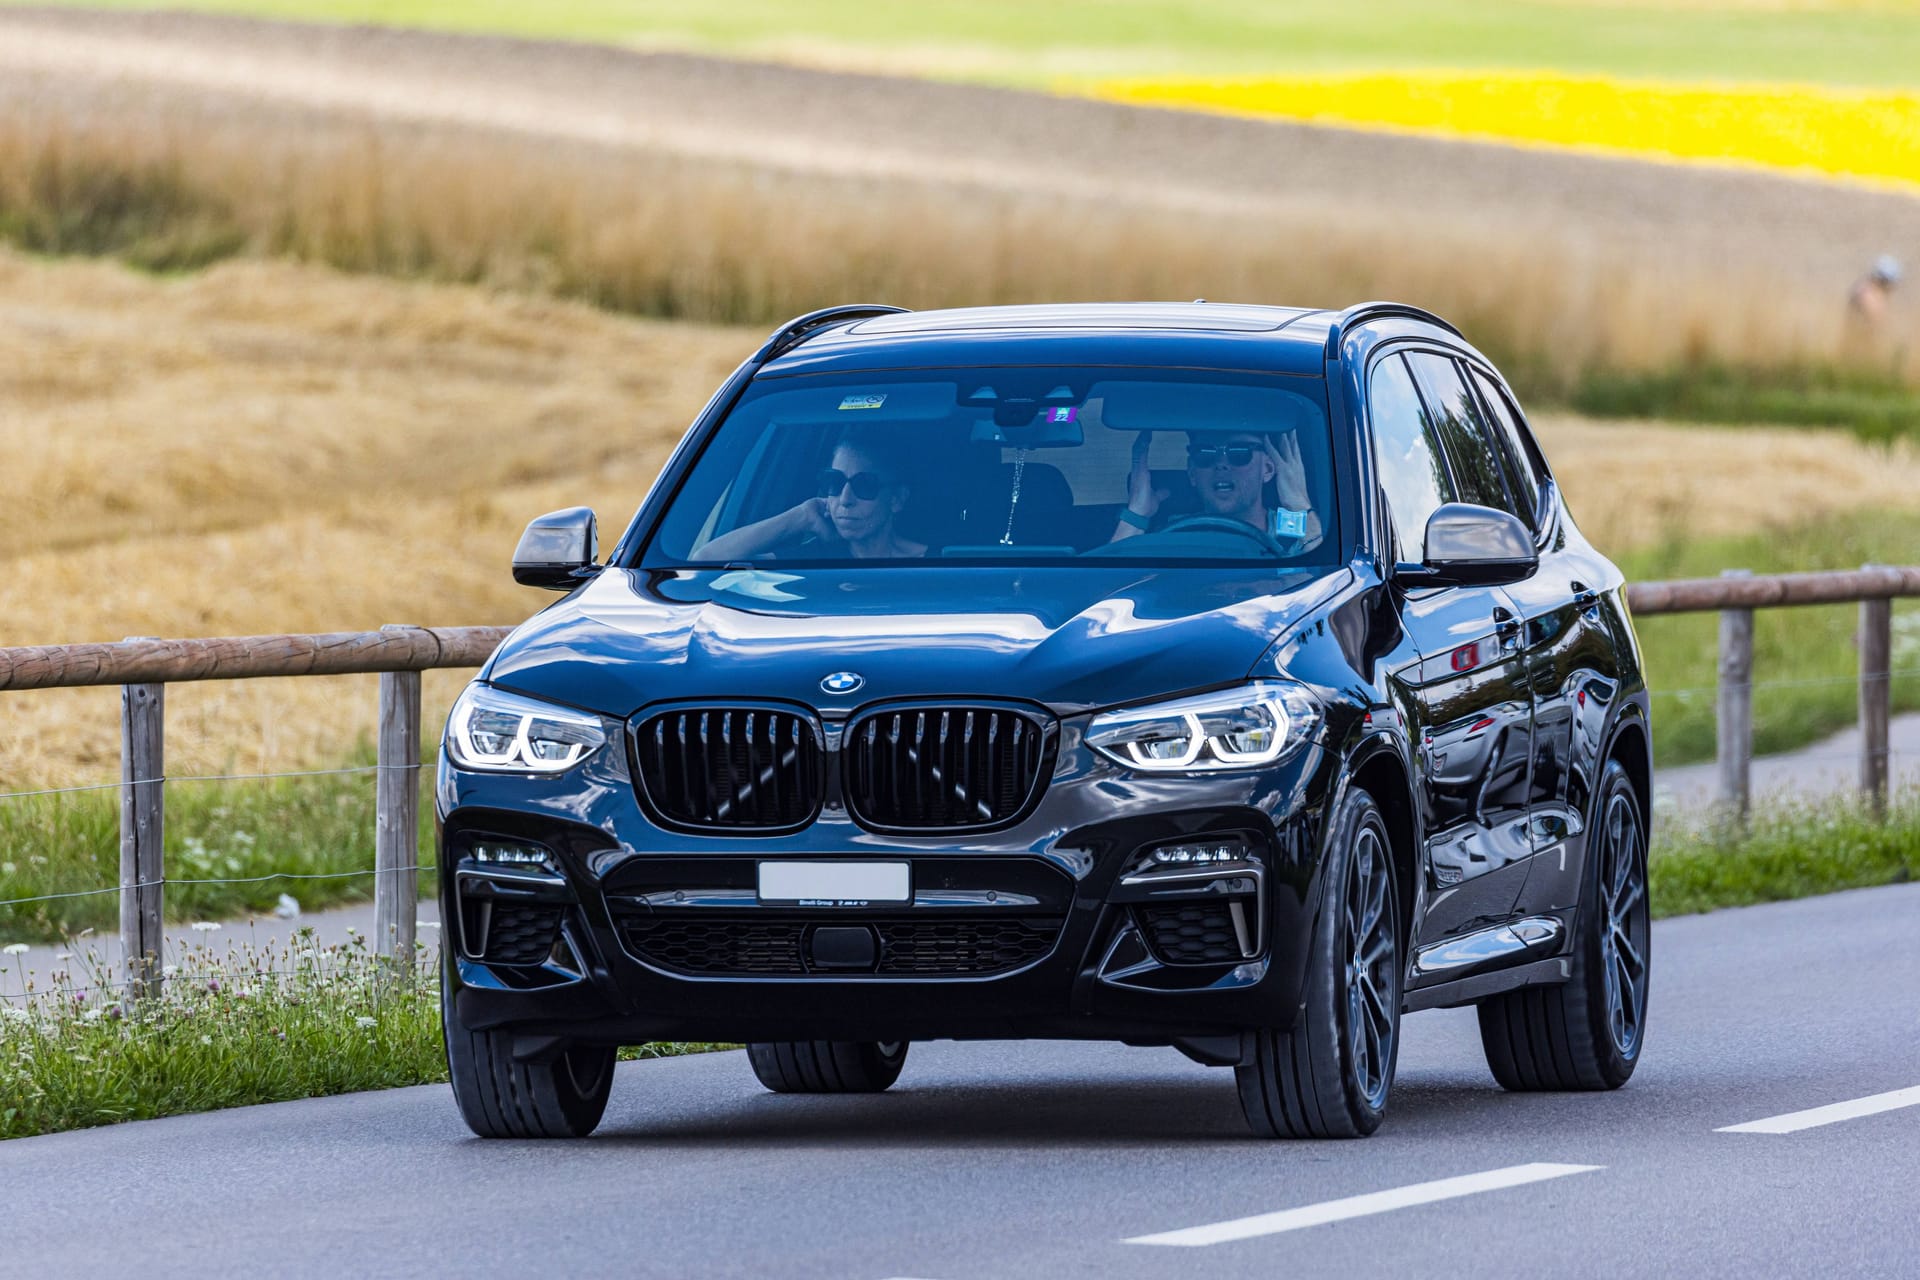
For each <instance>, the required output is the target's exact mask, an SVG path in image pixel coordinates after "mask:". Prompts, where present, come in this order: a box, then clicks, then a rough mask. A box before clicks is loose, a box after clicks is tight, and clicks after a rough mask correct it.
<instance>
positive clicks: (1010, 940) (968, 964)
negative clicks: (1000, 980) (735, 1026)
mask: <svg viewBox="0 0 1920 1280" xmlns="http://www.w3.org/2000/svg"><path fill="white" fill-rule="evenodd" d="M1061 924H1062V921H1061V919H1060V918H1059V917H1057V916H1026V917H1021V918H1019V919H991V920H903V919H900V918H898V917H894V918H881V919H876V918H873V917H869V916H858V917H851V916H835V917H830V918H819V919H813V918H804V919H782V920H759V919H743V918H741V917H738V916H735V917H731V918H725V919H720V918H714V917H711V916H708V915H706V914H705V913H702V915H701V916H700V917H699V918H693V917H692V916H654V917H648V918H646V919H640V920H633V921H630V922H628V924H627V925H626V927H625V933H626V941H627V946H628V948H629V949H630V950H631V951H632V952H633V953H634V955H636V956H638V957H639V958H640V959H642V960H645V961H646V962H648V963H649V964H653V965H657V966H659V967H660V968H662V969H669V970H672V971H674V972H676V973H689V974H700V975H723V974H742V975H747V974H769V975H781V974H786V975H794V976H800V975H805V974H809V973H812V972H814V969H813V968H812V966H811V965H810V964H809V963H808V953H807V948H806V943H807V933H808V930H809V929H811V928H812V927H813V926H815V925H830V926H845V925H864V926H868V927H870V928H872V929H873V930H874V932H875V933H876V934H877V935H878V938H879V943H880V946H879V956H878V961H877V964H876V966H875V968H874V970H873V974H874V975H876V976H879V977H928V978H937V977H984V976H988V975H991V974H996V973H1007V972H1010V971H1012V970H1014V969H1019V968H1022V967H1024V966H1026V965H1029V964H1032V963H1033V962H1034V961H1036V960H1039V959H1041V958H1042V957H1043V956H1045V955H1046V954H1047V953H1048V952H1050V951H1052V950H1053V944H1054V942H1055V941H1056V940H1058V938H1059V936H1060V926H1061ZM827 972H834V971H832V970H827ZM838 972H840V974H841V976H845V972H844V971H838Z"/></svg>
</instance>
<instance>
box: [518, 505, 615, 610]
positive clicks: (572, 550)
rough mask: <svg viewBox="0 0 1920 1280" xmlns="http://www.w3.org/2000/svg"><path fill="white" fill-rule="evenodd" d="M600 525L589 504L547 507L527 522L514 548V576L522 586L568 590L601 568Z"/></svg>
mask: <svg viewBox="0 0 1920 1280" xmlns="http://www.w3.org/2000/svg"><path fill="white" fill-rule="evenodd" d="M599 558H600V526H599V524H598V522H597V521H595V519H594V517H593V508H591V507H568V508H567V509H566V510H564V511H549V512H547V514H546V515H543V516H540V517H538V518H537V519H535V520H534V521H533V522H532V523H531V524H529V525H528V526H527V531H526V532H525V533H523V534H521V535H520V545H519V546H517V547H515V548H514V549H513V580H514V581H515V582H517V583H519V584H520V585H521V586H523V587H545V588H547V589H548V590H549V591H571V590H573V589H574V588H575V587H577V586H579V585H580V584H581V583H582V582H584V581H585V580H586V579H588V578H591V577H592V576H593V575H594V574H596V573H598V572H600V566H599V565H598V564H595V563H594V561H596V560H598V559H599Z"/></svg>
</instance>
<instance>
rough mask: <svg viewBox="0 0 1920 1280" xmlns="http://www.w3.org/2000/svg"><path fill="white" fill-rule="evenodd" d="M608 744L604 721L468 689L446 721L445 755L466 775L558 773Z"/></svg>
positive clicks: (494, 692)
mask: <svg viewBox="0 0 1920 1280" xmlns="http://www.w3.org/2000/svg"><path fill="white" fill-rule="evenodd" d="M606 740H607V734H606V730H605V729H603V728H602V727H601V725H600V717H598V716H594V715H588V714H587V713H586V712H584V711H573V710H570V709H568V708H566V707H556V706H553V705H552V704H551V703H546V702H537V701H535V700H534V699H532V698H523V697H521V696H520V695H519V694H514V693H506V692H503V691H502V690H499V689H489V688H488V687H487V686H486V685H483V684H480V683H479V682H477V681H476V682H475V683H473V684H470V685H468V686H467V688H466V691H465V692H464V693H462V694H461V695H460V698H459V701H457V702H455V703H454V704H453V712H452V714H450V715H449V716H448V717H447V751H448V752H449V753H450V754H451V755H452V756H453V762H454V763H455V764H457V765H459V766H460V767H461V768H463V769H492V770H495V771H498V772H504V773H560V772H562V771H563V770H566V769H571V768H572V767H573V766H574V765H576V764H578V763H580V761H581V760H582V759H583V758H584V757H585V756H586V755H587V754H588V753H590V752H592V751H594V750H595V749H596V748H598V747H599V746H600V744H602V743H603V742H605V741H606Z"/></svg>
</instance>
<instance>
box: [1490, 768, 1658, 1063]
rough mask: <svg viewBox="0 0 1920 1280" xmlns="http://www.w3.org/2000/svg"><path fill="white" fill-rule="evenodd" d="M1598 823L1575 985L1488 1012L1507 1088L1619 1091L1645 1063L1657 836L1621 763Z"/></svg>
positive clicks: (1509, 999)
mask: <svg viewBox="0 0 1920 1280" xmlns="http://www.w3.org/2000/svg"><path fill="white" fill-rule="evenodd" d="M1594 816H1595V822H1594V825H1593V827H1592V832H1593V834H1592V836H1591V837H1590V838H1589V840H1588V846H1587V866H1586V879H1585V883H1584V885H1583V888H1582V892H1581V895H1580V907H1579V913H1578V914H1579V924H1578V926H1577V928H1576V931H1575V937H1574V943H1573V957H1572V965H1571V968H1570V971H1569V976H1568V978H1567V980H1566V981H1565V982H1564V983H1562V984H1560V985H1559V986H1556V987H1525V988H1522V989H1521V990H1519V991H1510V992H1508V993H1506V994H1505V995H1499V996H1495V997H1494V998H1493V999H1491V1000H1488V1001H1485V1002H1484V1003H1482V1004H1481V1006H1480V1043H1481V1045H1482V1046H1483V1047H1484V1048H1485V1049H1486V1053H1487V1066H1488V1067H1490V1068H1491V1069H1492V1070H1493V1078H1494V1079H1496V1080H1498V1081H1499V1082H1500V1084H1501V1086H1502V1087H1503V1088H1507V1089H1512V1090H1516V1091H1520V1092H1538V1091H1543V1090H1582V1089H1618V1088H1619V1087H1620V1086H1621V1085H1623V1084H1625V1083H1626V1082H1627V1079H1628V1077H1630V1076H1631V1075H1633V1068H1634V1067H1635V1065H1637V1064H1638V1063H1639V1061H1640V1048H1641V1045H1642V1044H1644V1043H1645V1041H1646V1031H1647V974H1648V961H1649V960H1650V958H1651V957H1650V945H1649V944H1650V943H1651V942H1652V924H1651V916H1652V913H1651V910H1650V906H1649V903H1648V898H1647V834H1646V832H1647V828H1646V823H1645V820H1644V819H1643V817H1642V815H1641V813H1640V800H1639V797H1638V796H1637V795H1636V794H1635V792H1634V789H1633V780H1632V779H1631V778H1629V777H1628V776H1627V771H1626V770H1625V769H1624V768H1622V767H1621V765H1620V762H1619V761H1618V760H1609V761H1607V767H1606V769H1605V770H1604V771H1603V772H1602V773H1601V775H1600V788H1599V797H1598V803H1596V804H1595V805H1594Z"/></svg>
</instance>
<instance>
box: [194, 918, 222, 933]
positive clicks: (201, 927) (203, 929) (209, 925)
mask: <svg viewBox="0 0 1920 1280" xmlns="http://www.w3.org/2000/svg"><path fill="white" fill-rule="evenodd" d="M187 927H188V928H189V929H192V930H193V931H194V932H195V933H212V932H213V931H214V930H215V929H218V928H219V927H220V923H219V921H217V920H195V921H194V922H193V923H192V924H190V925H188V926H187Z"/></svg>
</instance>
